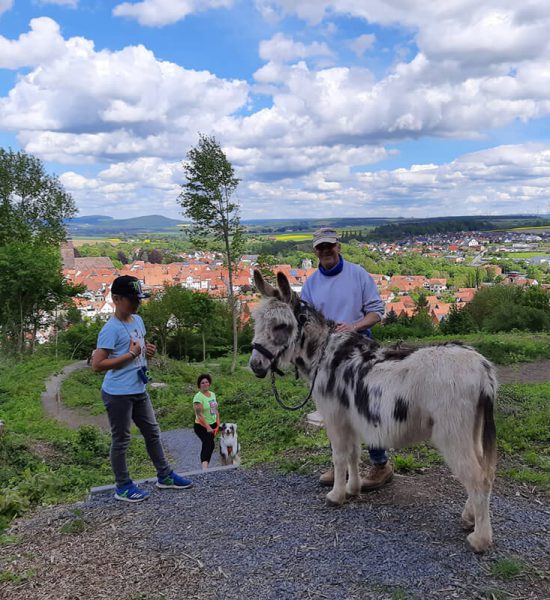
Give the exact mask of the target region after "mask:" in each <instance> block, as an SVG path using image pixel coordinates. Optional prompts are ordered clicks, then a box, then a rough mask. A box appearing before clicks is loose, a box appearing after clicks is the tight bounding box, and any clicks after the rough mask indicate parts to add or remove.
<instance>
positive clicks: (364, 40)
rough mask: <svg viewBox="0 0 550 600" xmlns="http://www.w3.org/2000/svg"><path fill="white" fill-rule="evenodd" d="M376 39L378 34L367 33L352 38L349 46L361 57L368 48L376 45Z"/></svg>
mask: <svg viewBox="0 0 550 600" xmlns="http://www.w3.org/2000/svg"><path fill="white" fill-rule="evenodd" d="M375 41H376V36H375V35H374V34H373V33H365V34H363V35H360V36H359V37H357V38H355V39H354V40H351V41H350V43H349V46H350V48H351V49H352V50H353V51H354V52H355V54H356V55H357V56H358V57H361V56H363V54H365V52H366V51H367V50H369V49H370V48H372V47H373V46H374V42H375Z"/></svg>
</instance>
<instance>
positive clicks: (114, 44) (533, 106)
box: [0, 0, 550, 218]
mask: <svg viewBox="0 0 550 600" xmlns="http://www.w3.org/2000/svg"><path fill="white" fill-rule="evenodd" d="M549 30H550V4H549V3H548V2H546V1H545V0H525V1H524V2H521V3H518V2H516V1H515V0H484V2H481V3H480V2H479V1H477V0H476V1H474V0H447V1H446V2H445V3H429V2H425V0H393V1H392V2H391V3H389V2H387V1H383V0H369V2H364V0H332V1H329V0H169V1H168V0H128V1H127V2H117V1H116V0H114V1H111V2H105V1H101V0H89V1H86V0H32V1H29V0H0V144H1V146H2V147H12V148H15V149H24V150H25V151H27V152H30V153H32V154H35V155H36V156H38V157H40V158H41V159H42V160H43V161H44V164H45V165H46V168H47V169H48V170H49V171H50V172H52V173H55V174H57V175H58V176H59V177H60V180H61V182H62V183H63V185H64V186H65V188H66V189H67V190H68V191H69V192H70V193H71V194H72V195H73V196H74V198H75V200H76V202H77V205H78V207H79V210H80V214H81V215H86V214H106V215H110V216H113V217H121V218H123V217H130V216H137V215H142V214H151V213H159V214H165V215H167V216H172V217H178V216H179V215H180V208H179V206H178V203H177V197H178V193H179V190H180V185H181V183H183V181H184V176H183V170H182V166H181V163H182V161H183V160H184V159H185V157H186V154H187V152H188V150H189V149H190V148H191V147H192V146H194V145H195V144H196V143H197V140H198V132H203V133H206V134H209V135H214V136H215V137H216V138H217V139H218V140H219V142H220V143H221V144H222V146H223V148H224V150H225V152H226V154H227V156H228V158H229V160H230V161H231V162H232V164H233V166H234V167H235V169H236V172H237V174H238V176H239V177H240V178H241V184H240V186H239V188H238V192H237V197H238V200H239V202H240V205H241V214H242V216H243V217H244V218H281V217H288V218H294V217H306V216H316V217H323V216H349V217H355V216H408V217H414V216H418V217H426V216H437V215H456V214H509V213H518V212H520V213H538V214H541V213H550V66H549V65H550V36H548V34H547V32H548V31H549Z"/></svg>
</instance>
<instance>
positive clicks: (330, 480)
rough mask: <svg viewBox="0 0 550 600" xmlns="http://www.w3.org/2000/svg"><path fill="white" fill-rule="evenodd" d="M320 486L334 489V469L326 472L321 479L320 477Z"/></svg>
mask: <svg viewBox="0 0 550 600" xmlns="http://www.w3.org/2000/svg"><path fill="white" fill-rule="evenodd" d="M319 484H320V485H324V486H325V487H332V486H333V485H334V469H329V470H328V471H325V472H324V473H323V474H322V475H321V477H319Z"/></svg>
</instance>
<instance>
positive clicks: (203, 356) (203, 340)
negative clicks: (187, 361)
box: [201, 329, 206, 363]
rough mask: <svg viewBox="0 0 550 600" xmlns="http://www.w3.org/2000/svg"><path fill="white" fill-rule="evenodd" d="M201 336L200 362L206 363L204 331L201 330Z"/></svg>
mask: <svg viewBox="0 0 550 600" xmlns="http://www.w3.org/2000/svg"><path fill="white" fill-rule="evenodd" d="M201 335H202V362H203V363H205V362H206V335H205V334H204V329H202V330H201Z"/></svg>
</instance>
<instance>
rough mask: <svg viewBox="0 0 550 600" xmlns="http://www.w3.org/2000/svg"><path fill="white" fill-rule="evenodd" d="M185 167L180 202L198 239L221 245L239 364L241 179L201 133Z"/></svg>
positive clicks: (232, 369)
mask: <svg viewBox="0 0 550 600" xmlns="http://www.w3.org/2000/svg"><path fill="white" fill-rule="evenodd" d="M187 158H188V160H187V162H185V163H184V165H183V168H184V171H185V176H186V178H187V181H186V183H184V184H182V192H181V194H180V195H179V198H178V201H179V203H180V204H181V206H182V208H183V213H184V215H185V216H186V217H188V218H190V219H191V220H192V221H193V223H194V225H195V236H196V237H202V238H203V239H204V238H205V237H206V236H211V237H213V238H214V240H216V241H218V242H221V244H222V248H223V250H222V252H223V254H224V258H225V262H226V265H227V270H228V280H229V281H228V282H227V291H228V302H229V306H230V308H231V314H232V319H233V360H232V364H231V372H233V371H234V370H235V367H236V364H237V346H238V310H237V303H236V301H235V295H234V291H233V274H234V271H235V267H236V264H237V262H238V258H239V255H240V253H241V251H242V246H243V230H242V228H241V224H240V217H239V205H238V203H237V202H234V201H233V200H232V197H233V194H234V193H235V190H236V189H237V186H238V185H239V181H240V180H239V179H238V178H237V177H236V176H235V172H234V170H233V167H232V165H231V163H230V162H229V161H228V160H227V157H226V156H225V154H224V152H223V150H222V149H221V147H220V145H219V143H218V142H217V140H216V139H215V138H214V137H211V136H206V135H203V134H201V135H200V138H199V143H198V145H197V146H196V147H194V148H191V150H189V152H188V154H187Z"/></svg>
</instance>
